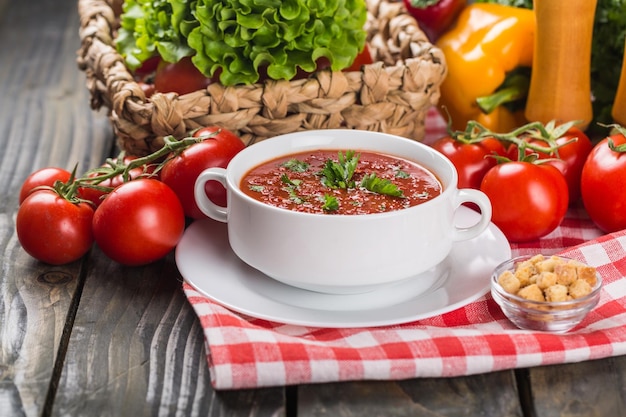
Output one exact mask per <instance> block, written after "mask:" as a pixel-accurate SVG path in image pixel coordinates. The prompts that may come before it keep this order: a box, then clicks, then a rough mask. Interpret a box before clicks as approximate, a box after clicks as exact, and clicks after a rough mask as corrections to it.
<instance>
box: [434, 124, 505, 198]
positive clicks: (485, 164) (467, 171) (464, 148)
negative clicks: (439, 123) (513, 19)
mask: <svg viewBox="0 0 626 417" xmlns="http://www.w3.org/2000/svg"><path fill="white" fill-rule="evenodd" d="M432 147H433V148H434V149H436V150H438V151H439V152H441V153H442V154H444V155H445V156H446V157H448V159H450V161H452V164H454V166H455V167H456V170H457V172H458V174H459V180H458V187H459V188H474V189H479V188H480V183H481V181H482V179H483V177H484V176H485V174H486V173H487V171H489V170H490V169H491V168H493V167H494V166H496V164H497V163H498V161H497V159H496V158H494V157H493V156H494V155H499V156H505V155H506V149H505V147H504V145H503V144H502V142H500V141H499V140H497V139H495V138H490V137H487V138H484V139H482V140H480V141H478V142H466V141H462V140H458V139H455V138H454V137H452V136H451V135H448V136H444V137H442V138H440V139H438V140H436V141H435V142H434V143H433V144H432Z"/></svg>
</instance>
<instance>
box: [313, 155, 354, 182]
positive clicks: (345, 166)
mask: <svg viewBox="0 0 626 417" xmlns="http://www.w3.org/2000/svg"><path fill="white" fill-rule="evenodd" d="M359 158H360V155H359V154H355V152H354V151H346V153H345V154H343V153H341V152H339V153H338V154H337V159H338V161H333V160H332V159H327V160H326V163H325V164H324V168H323V169H322V170H321V171H320V173H319V175H321V177H322V184H324V185H325V186H326V187H329V188H341V189H344V190H345V189H348V188H355V182H354V180H353V179H352V176H353V175H354V172H355V171H356V166H357V165H358V163H359Z"/></svg>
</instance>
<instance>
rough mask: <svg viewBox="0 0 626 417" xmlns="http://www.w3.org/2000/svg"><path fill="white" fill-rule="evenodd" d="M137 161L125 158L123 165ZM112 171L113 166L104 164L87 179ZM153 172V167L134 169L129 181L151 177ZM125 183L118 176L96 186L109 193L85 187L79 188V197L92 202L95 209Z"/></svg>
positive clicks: (133, 157) (128, 157)
mask: <svg viewBox="0 0 626 417" xmlns="http://www.w3.org/2000/svg"><path fill="white" fill-rule="evenodd" d="M135 159H137V157H135V156H125V157H124V160H123V164H124V165H128V164H129V163H130V162H132V161H134V160H135ZM114 162H116V160H114ZM112 171H113V168H112V167H111V165H109V164H107V163H105V164H102V166H101V167H100V169H99V170H97V171H92V172H90V173H89V174H87V177H88V178H94V177H96V176H98V175H103V174H106V173H107V172H112ZM153 171H154V167H152V166H147V167H138V168H133V169H131V170H130V171H129V172H128V180H129V181H130V180H134V179H137V178H139V177H140V176H142V175H149V174H151V173H152V172H153ZM123 183H124V177H123V176H122V175H121V174H120V175H116V176H115V177H112V178H110V179H106V180H104V181H102V182H100V183H98V184H96V185H98V186H99V187H103V188H105V189H108V191H106V190H104V189H97V188H93V187H89V186H85V187H79V188H78V196H79V197H80V198H82V199H83V200H89V201H91V202H92V203H93V205H94V207H98V206H99V205H100V204H101V203H102V200H103V199H104V197H105V196H106V195H107V194H108V193H109V192H110V191H112V190H113V189H115V188H116V187H119V186H120V185H122V184H123Z"/></svg>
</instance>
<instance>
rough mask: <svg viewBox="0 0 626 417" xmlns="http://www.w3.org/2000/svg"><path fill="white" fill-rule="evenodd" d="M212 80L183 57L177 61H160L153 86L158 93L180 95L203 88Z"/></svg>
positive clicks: (188, 58)
mask: <svg viewBox="0 0 626 417" xmlns="http://www.w3.org/2000/svg"><path fill="white" fill-rule="evenodd" d="M211 82H212V80H211V78H209V77H206V76H205V75H204V74H202V73H201V72H200V70H199V69H198V68H196V66H195V65H194V64H193V62H192V61H191V57H184V58H182V59H181V60H180V61H178V62H174V63H170V62H166V61H162V62H161V63H159V66H158V68H157V70H156V73H155V75H154V88H155V90H156V91H158V92H160V93H170V92H173V93H178V94H180V95H183V94H187V93H191V92H193V91H197V90H203V89H205V88H206V87H207V86H208V85H209V84H211Z"/></svg>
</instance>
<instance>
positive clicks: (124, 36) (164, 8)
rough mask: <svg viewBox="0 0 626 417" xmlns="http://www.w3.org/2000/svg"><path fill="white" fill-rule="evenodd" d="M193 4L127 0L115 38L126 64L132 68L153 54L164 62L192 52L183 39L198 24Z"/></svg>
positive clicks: (176, 1) (182, 0)
mask: <svg viewBox="0 0 626 417" xmlns="http://www.w3.org/2000/svg"><path fill="white" fill-rule="evenodd" d="M192 4H193V2H188V1H185V0H126V1H125V2H124V9H123V13H122V16H121V19H120V29H119V31H118V36H117V38H116V47H117V50H118V52H120V54H121V55H122V57H123V58H124V60H125V62H126V65H127V66H128V67H129V68H131V69H135V68H137V67H139V66H140V65H141V64H142V63H143V62H144V61H145V60H147V59H148V58H150V57H152V56H154V55H156V54H158V55H160V56H161V58H163V60H165V61H167V62H177V61H179V60H180V59H181V58H183V57H185V56H190V55H192V54H193V53H194V51H193V49H191V48H190V47H189V45H188V44H187V39H186V34H188V33H189V32H191V30H192V28H193V27H195V26H197V25H198V22H197V21H196V20H195V19H194V18H193V15H192V13H191V5H192ZM190 26H192V27H190Z"/></svg>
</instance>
